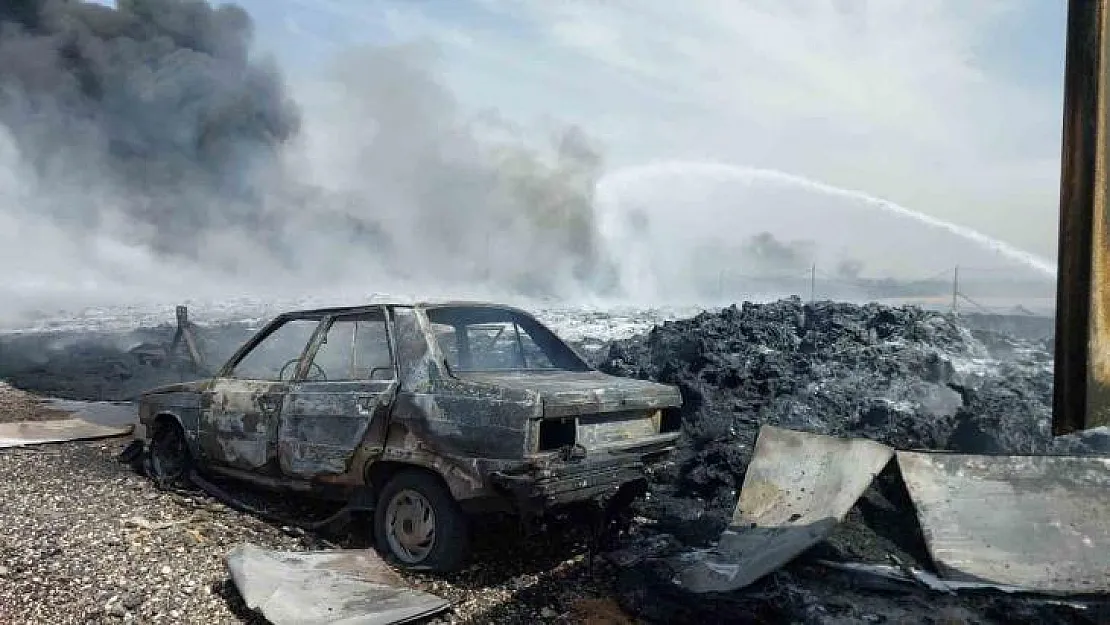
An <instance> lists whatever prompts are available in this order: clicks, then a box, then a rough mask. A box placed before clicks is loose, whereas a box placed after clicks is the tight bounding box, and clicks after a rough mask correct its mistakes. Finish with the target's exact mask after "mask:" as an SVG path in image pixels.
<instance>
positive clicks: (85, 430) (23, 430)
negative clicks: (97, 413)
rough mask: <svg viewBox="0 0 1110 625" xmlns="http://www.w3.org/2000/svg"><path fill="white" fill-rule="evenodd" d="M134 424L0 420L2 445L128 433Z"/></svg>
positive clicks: (14, 445)
mask: <svg viewBox="0 0 1110 625" xmlns="http://www.w3.org/2000/svg"><path fill="white" fill-rule="evenodd" d="M134 427H135V426H134V425H119V426H112V425H100V424H97V423H90V422H88V421H85V420H84V419H60V420H56V421H19V422H16V423H0V448H6V447H22V446H24V445H41V444H43V443H64V442H67V441H79V440H90V439H96V438H110V437H114V436H125V435H127V434H130V433H131V431H132V430H133V429H134Z"/></svg>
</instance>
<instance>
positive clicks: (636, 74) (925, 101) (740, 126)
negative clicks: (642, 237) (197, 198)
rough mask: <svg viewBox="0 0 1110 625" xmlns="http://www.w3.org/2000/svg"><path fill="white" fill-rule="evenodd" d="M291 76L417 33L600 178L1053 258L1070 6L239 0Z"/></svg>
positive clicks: (472, 92)
mask: <svg viewBox="0 0 1110 625" xmlns="http://www.w3.org/2000/svg"><path fill="white" fill-rule="evenodd" d="M240 4H241V5H242V6H244V7H245V8H247V10H248V11H249V12H250V13H251V14H252V15H253V16H254V17H255V19H256V22H257V29H258V43H259V46H260V48H261V49H263V50H269V51H272V52H273V53H275V54H276V55H277V56H278V58H280V59H281V60H282V63H283V65H284V66H285V67H286V68H287V71H289V72H290V73H291V75H292V76H294V77H296V76H298V75H302V74H311V73H312V72H314V71H315V69H316V67H317V66H318V64H319V63H321V62H326V59H327V58H328V57H329V56H330V55H331V54H333V53H335V52H336V51H339V50H341V49H343V48H345V47H348V46H354V45H363V44H371V45H374V44H383V43H387V44H388V43H399V42H425V43H430V44H432V45H434V46H435V47H436V48H437V49H438V50H439V52H440V56H439V60H438V65H437V67H438V70H439V71H440V72H441V74H442V78H443V80H445V81H446V82H447V83H448V84H450V85H451V87H452V88H453V89H454V91H455V92H456V94H457V95H458V97H459V98H460V99H461V100H462V101H463V102H465V103H467V104H468V105H470V106H473V107H475V108H477V109H487V108H488V109H495V110H497V111H498V112H499V113H500V114H501V115H502V116H504V117H505V118H508V119H515V120H524V121H534V120H544V119H555V120H558V121H561V122H572V123H577V124H580V125H581V126H582V127H583V128H585V129H586V130H587V131H588V132H589V133H591V134H592V135H594V136H595V137H598V138H599V139H600V140H601V142H602V144H603V146H604V148H605V152H606V161H607V163H608V165H609V167H612V168H619V167H623V166H632V165H639V164H644V163H649V162H652V161H659V160H675V159H682V160H697V161H714V162H722V163H729V164H734V165H739V166H745V167H756V168H767V169H777V170H781V171H784V172H787V173H790V174H795V175H801V176H805V177H809V178H813V179H816V180H819V181H821V182H824V183H827V184H832V185H836V186H842V187H848V188H852V189H860V190H864V191H866V192H868V193H870V194H873V195H877V196H881V197H884V198H886V199H889V200H892V201H895V202H898V203H900V204H903V205H905V206H907V207H910V208H913V209H915V210H919V211H922V212H925V213H928V214H930V215H933V216H936V217H939V218H941V219H946V220H950V221H953V222H956V223H959V224H961V225H965V226H969V227H972V228H976V229H978V230H981V231H983V232H985V233H987V234H990V235H992V236H996V237H998V238H1001V239H1004V240H1006V241H1007V242H1009V243H1011V244H1014V245H1017V246H1020V247H1023V248H1025V249H1028V250H1029V251H1031V252H1034V253H1037V254H1040V255H1042V256H1045V257H1054V256H1055V254H1056V223H1057V214H1058V213H1057V210H1058V208H1057V201H1058V193H1059V191H1058V184H1059V153H1060V145H1059V142H1060V128H1061V119H1062V112H1061V106H1062V89H1063V64H1064V28H1065V21H1066V2H1065V0H1002V1H996V0H977V1H976V2H967V1H966V0H954V1H952V0H933V1H930V2H920V1H918V0H871V1H868V0H691V1H690V2H686V3H676V2H673V1H672V0H561V1H559V2H540V1H537V0H531V1H524V0H405V1H401V0H392V1H382V0H243V1H242V2H240Z"/></svg>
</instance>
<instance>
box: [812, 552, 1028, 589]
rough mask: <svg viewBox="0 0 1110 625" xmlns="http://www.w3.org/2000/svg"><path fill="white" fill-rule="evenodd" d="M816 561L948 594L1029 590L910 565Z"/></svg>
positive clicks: (847, 570) (855, 572) (845, 570)
mask: <svg viewBox="0 0 1110 625" xmlns="http://www.w3.org/2000/svg"><path fill="white" fill-rule="evenodd" d="M817 563H818V564H820V565H821V566H824V567H827V568H830V569H835V570H838V571H844V572H845V573H853V574H859V575H869V576H874V577H878V578H882V579H886V580H890V581H894V582H900V583H903V584H906V585H912V586H920V587H923V588H926V589H928V590H931V591H934V592H942V593H949V594H950V593H956V592H959V591H961V590H962V591H979V590H991V591H997V592H1002V593H1006V594H1015V593H1027V592H1029V589H1028V588H1021V587H1018V586H1007V585H1005V584H992V583H990V582H965V581H958V580H947V579H941V578H939V577H937V576H936V575H933V574H932V573H930V572H928V571H924V570H922V569H915V568H911V567H901V566H891V565H889V564H870V563H867V562H834V561H832V560H818V561H817Z"/></svg>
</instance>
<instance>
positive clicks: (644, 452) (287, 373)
mask: <svg viewBox="0 0 1110 625" xmlns="http://www.w3.org/2000/svg"><path fill="white" fill-rule="evenodd" d="M680 406H681V398H680V395H679V392H678V390H677V389H676V388H674V387H671V386H666V385H662V384H655V383H651V382H646V381H641V380H634V379H627V378H620V377H615V376H610V375H607V374H604V373H601V372H599V371H597V370H595V369H593V368H592V367H591V366H590V365H588V364H587V363H586V361H585V360H584V359H583V358H582V357H581V356H580V355H578V354H577V353H576V352H575V351H574V350H573V349H572V348H571V347H570V346H569V345H567V344H566V343H565V342H563V341H562V340H561V339H559V338H558V337H557V336H556V335H555V334H554V333H553V332H552V331H551V330H550V329H548V328H547V327H545V326H544V325H543V324H542V323H540V322H539V321H538V320H536V319H535V318H534V317H533V316H531V315H529V314H528V313H526V312H524V311H521V310H518V309H515V308H510V307H507V306H499V305H490V304H475V303H443V304H381V305H372V306H361V307H350V308H331V309H320V310H306V311H298V312H290V313H286V314H282V315H280V316H278V317H277V318H276V319H274V320H273V321H272V322H270V323H269V324H268V325H266V326H265V327H264V328H262V329H261V330H260V331H259V332H258V333H257V334H255V335H254V336H253V337H252V338H251V339H250V340H248V341H247V342H246V343H245V344H244V345H243V346H242V347H241V348H240V349H239V350H238V351H237V352H236V353H235V354H234V355H232V357H231V358H230V359H229V360H228V361H227V363H226V364H224V365H223V366H222V367H221V368H220V369H219V371H218V372H216V374H215V375H214V376H213V377H211V378H209V379H205V380H200V381H196V382H188V383H180V384H174V385H171V386H165V387H160V388H156V389H152V390H150V391H147V392H146V393H144V394H143V396H142V397H141V399H140V406H139V417H140V423H141V424H142V426H143V430H144V431H145V434H144V437H145V441H146V447H147V450H148V452H147V453H148V466H149V467H150V471H151V473H152V476H153V477H155V478H156V479H158V480H160V481H163V482H166V481H174V480H184V479H187V477H188V476H189V475H194V476H195V475H199V474H201V473H204V474H215V475H220V476H226V477H232V478H238V479H242V480H247V481H250V482H252V483H254V484H256V485H261V486H265V487H269V488H277V489H293V490H297V491H302V492H306V493H311V494H313V495H319V496H324V497H328V498H335V499H339V500H344V501H348V502H354V501H358V502H361V503H360V505H361V506H363V507H364V509H366V510H367V511H372V513H373V528H372V529H373V532H374V535H375V541H376V543H377V545H378V548H379V549H380V550H381V551H382V552H383V554H384V555H385V556H386V557H387V558H389V559H390V560H391V561H393V562H394V563H396V564H398V565H400V566H403V567H411V568H421V569H425V570H436V571H446V570H451V569H455V568H457V567H459V566H460V565H461V564H462V563H463V562H464V560H465V559H466V555H467V545H468V540H467V537H468V524H469V522H470V519H471V518H473V516H474V515H476V514H479V513H491V512H492V513H509V514H514V515H519V517H520V518H521V519H525V520H530V521H534V520H536V519H540V518H543V517H544V516H546V515H547V514H549V513H551V512H552V511H557V510H559V509H563V508H565V507H567V506H572V505H575V504H586V505H589V506H595V507H597V508H598V509H602V510H609V511H610V512H612V509H613V507H614V506H623V507H626V505H627V504H628V503H630V502H631V501H632V500H633V499H634V498H635V496H637V495H638V494H640V493H642V491H643V489H644V487H645V486H646V479H645V475H646V470H647V469H648V467H650V466H651V465H653V464H655V463H657V462H659V461H660V460H662V459H664V458H665V457H666V456H667V455H668V454H669V453H670V452H671V451H672V450H673V448H674V445H675V441H676V439H677V437H678V430H679V428H680V421H681V417H680V413H679V408H680Z"/></svg>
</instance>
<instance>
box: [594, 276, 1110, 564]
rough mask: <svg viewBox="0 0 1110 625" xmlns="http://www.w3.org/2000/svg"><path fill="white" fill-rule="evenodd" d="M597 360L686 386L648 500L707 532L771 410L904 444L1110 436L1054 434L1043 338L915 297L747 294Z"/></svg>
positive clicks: (697, 534) (976, 449) (1031, 449)
mask: <svg viewBox="0 0 1110 625" xmlns="http://www.w3.org/2000/svg"><path fill="white" fill-rule="evenodd" d="M982 338H988V339H989V340H988V341H984V340H981V339H982ZM596 364H597V366H598V367H599V368H600V369H602V370H603V371H606V372H608V373H613V374H617V375H624V376H631V377H636V378H644V379H651V380H656V381H660V382H664V383H668V384H675V385H677V386H678V387H679V388H680V389H681V391H682V395H683V401H684V408H683V411H684V414H683V439H682V441H681V443H680V449H679V453H678V455H677V457H676V459H675V462H674V463H673V464H672V465H670V466H669V467H668V469H667V470H666V471H664V472H662V473H660V474H659V475H657V476H656V480H657V483H656V484H655V487H654V489H653V491H652V497H651V499H650V501H649V503H648V509H647V510H646V511H645V512H647V513H648V515H649V516H651V517H655V518H659V519H660V520H662V521H663V522H664V525H666V526H667V527H668V530H669V531H673V532H675V533H676V535H678V536H680V537H681V538H683V539H684V540H686V541H689V542H692V543H695V544H699V543H704V542H705V541H707V540H709V539H710V538H712V537H716V536H717V535H719V534H720V532H721V531H722V530H723V529H724V527H725V525H726V523H727V519H728V518H729V517H730V516H731V514H732V509H733V507H734V506H735V503H736V498H737V494H738V492H739V490H740V486H741V484H742V482H743V475H744V469H745V467H746V466H747V463H748V461H749V460H750V456H751V453H752V449H753V446H754V443H755V438H756V435H757V434H758V432H759V427H760V426H761V425H765V424H766V425H778V426H782V427H787V428H792V429H799V430H805V431H809V432H814V433H820V434H830V435H837V436H855V437H864V438H870V439H874V440H877V441H880V442H883V443H885V444H888V445H891V446H894V447H896V448H899V449H941V450H950V451H961V452H966V453H1068V454H1085V453H1095V452H1098V451H1100V450H1107V449H1110V445H1108V443H1110V439H1108V438H1107V437H1105V436H1104V435H1100V434H1097V433H1095V434H1089V435H1086V436H1083V437H1066V438H1060V439H1053V438H1052V436H1051V432H1050V419H1051V405H1052V355H1051V353H1050V351H1049V350H1048V349H1047V344H1046V342H1045V341H1043V340H1040V341H1029V340H1024V339H1020V338H1016V337H1012V336H1007V335H1004V334H1001V333H999V332H994V331H989V330H984V329H976V330H971V329H969V328H968V327H966V326H965V325H964V324H962V323H961V322H960V320H959V319H958V318H955V317H953V316H951V315H946V314H943V313H938V312H930V311H926V310H922V309H920V308H916V307H899V308H892V307H889V306H883V305H879V304H869V305H863V306H858V305H853V304H843V303H833V302H818V303H813V304H806V303H803V302H802V301H801V300H799V299H797V298H792V299H786V300H781V301H778V302H774V303H769V304H752V303H745V304H743V305H741V306H731V307H729V308H725V309H723V310H721V311H719V312H705V313H702V314H700V315H698V316H696V317H694V318H691V319H685V320H680V321H673V322H667V323H665V324H663V325H661V326H657V327H655V328H654V329H653V330H651V331H650V332H648V333H646V334H644V335H641V336H638V337H634V338H631V339H628V340H624V341H618V342H615V343H613V344H611V345H610V346H609V349H608V352H607V353H603V354H602V356H601V357H600V358H598V362H597V363H596Z"/></svg>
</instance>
